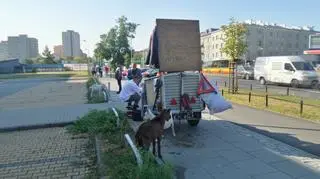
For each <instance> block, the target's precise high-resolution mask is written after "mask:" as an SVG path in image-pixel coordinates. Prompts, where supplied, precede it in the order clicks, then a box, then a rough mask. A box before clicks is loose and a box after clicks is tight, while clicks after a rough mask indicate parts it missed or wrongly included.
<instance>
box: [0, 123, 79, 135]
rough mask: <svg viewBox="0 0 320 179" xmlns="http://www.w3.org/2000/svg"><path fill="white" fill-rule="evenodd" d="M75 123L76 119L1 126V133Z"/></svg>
mask: <svg viewBox="0 0 320 179" xmlns="http://www.w3.org/2000/svg"><path fill="white" fill-rule="evenodd" d="M71 124H74V121H71V122H59V123H49V124H36V125H29V126H28V125H26V126H17V127H6V128H0V133H4V132H14V131H25V130H34V129H45V128H53V127H65V126H68V125H71Z"/></svg>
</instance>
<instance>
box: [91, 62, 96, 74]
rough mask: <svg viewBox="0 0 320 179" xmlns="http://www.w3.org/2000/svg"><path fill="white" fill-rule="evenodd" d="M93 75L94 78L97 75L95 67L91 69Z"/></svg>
mask: <svg viewBox="0 0 320 179" xmlns="http://www.w3.org/2000/svg"><path fill="white" fill-rule="evenodd" d="M91 75H92V76H93V77H94V76H95V75H96V68H95V66H94V65H93V66H92V67H91Z"/></svg>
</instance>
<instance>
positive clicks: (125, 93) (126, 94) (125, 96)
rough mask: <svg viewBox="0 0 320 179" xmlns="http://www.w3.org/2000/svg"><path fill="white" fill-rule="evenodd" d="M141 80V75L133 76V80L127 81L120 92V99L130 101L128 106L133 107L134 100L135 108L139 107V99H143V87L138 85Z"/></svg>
mask: <svg viewBox="0 0 320 179" xmlns="http://www.w3.org/2000/svg"><path fill="white" fill-rule="evenodd" d="M139 81H140V77H139V76H135V77H133V79H132V80H129V81H126V83H125V84H124V85H123V87H122V90H121V92H120V95H119V97H120V99H121V100H122V101H123V102H128V106H127V108H131V106H132V102H134V105H133V109H137V108H138V107H139V101H140V99H141V93H142V88H140V87H139V86H138V84H139Z"/></svg>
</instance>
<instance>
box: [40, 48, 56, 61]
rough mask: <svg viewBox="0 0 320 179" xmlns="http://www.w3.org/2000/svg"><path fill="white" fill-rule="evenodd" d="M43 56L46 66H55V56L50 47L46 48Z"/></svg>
mask: <svg viewBox="0 0 320 179" xmlns="http://www.w3.org/2000/svg"><path fill="white" fill-rule="evenodd" d="M42 55H43V62H44V63H45V64H55V63H56V62H55V61H54V56H53V54H52V53H51V51H50V50H49V48H48V46H45V48H44V51H43V52H42Z"/></svg>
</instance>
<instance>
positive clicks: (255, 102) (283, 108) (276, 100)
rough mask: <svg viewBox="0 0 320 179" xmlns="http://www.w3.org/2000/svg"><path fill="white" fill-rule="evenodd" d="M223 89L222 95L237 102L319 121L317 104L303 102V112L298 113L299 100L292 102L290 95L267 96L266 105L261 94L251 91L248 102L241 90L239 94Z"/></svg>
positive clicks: (319, 113)
mask: <svg viewBox="0 0 320 179" xmlns="http://www.w3.org/2000/svg"><path fill="white" fill-rule="evenodd" d="M224 90H225V89H224ZM225 91H226V92H224V97H225V98H226V99H228V100H229V101H231V102H234V103H237V104H242V105H247V106H250V107H253V108H257V109H263V110H267V111H272V112H276V113H280V114H283V115H286V116H290V117H300V118H303V119H307V120H311V121H317V122H320V111H319V107H318V106H313V105H307V104H305V105H303V113H302V114H300V100H299V102H298V101H297V102H294V100H293V98H291V97H290V96H288V97H284V96H276V97H275V96H269V99H268V107H266V98H265V96H262V95H261V94H256V93H254V92H253V93H252V96H251V102H250V103H249V95H248V93H242V91H240V93H239V94H231V93H228V92H227V90H225ZM285 98H287V99H288V101H285V100H284V99H285ZM309 103H310V101H309Z"/></svg>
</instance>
